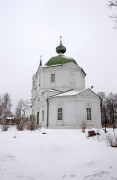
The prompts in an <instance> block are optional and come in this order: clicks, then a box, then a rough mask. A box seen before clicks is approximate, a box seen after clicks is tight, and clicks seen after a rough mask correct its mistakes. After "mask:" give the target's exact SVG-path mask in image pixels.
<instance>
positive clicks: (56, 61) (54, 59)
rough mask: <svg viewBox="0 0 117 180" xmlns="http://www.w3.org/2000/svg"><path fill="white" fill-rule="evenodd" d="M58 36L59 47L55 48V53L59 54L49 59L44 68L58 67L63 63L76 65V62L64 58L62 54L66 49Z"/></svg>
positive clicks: (69, 58)
mask: <svg viewBox="0 0 117 180" xmlns="http://www.w3.org/2000/svg"><path fill="white" fill-rule="evenodd" d="M61 38H62V37H61V36H60V45H59V46H57V47H56V52H57V53H58V54H59V55H58V56H54V57H52V58H50V59H49V61H48V62H47V63H46V64H45V65H46V66H52V65H60V64H65V63H70V62H73V63H75V64H76V65H77V62H76V61H75V60H74V59H73V58H71V57H66V56H64V55H63V54H64V53H65V52H66V47H65V46H63V45H62V40H61Z"/></svg>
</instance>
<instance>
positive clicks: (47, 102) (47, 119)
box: [46, 99, 49, 127]
mask: <svg viewBox="0 0 117 180" xmlns="http://www.w3.org/2000/svg"><path fill="white" fill-rule="evenodd" d="M46 101H47V124H46V127H48V119H49V100H48V99H46Z"/></svg>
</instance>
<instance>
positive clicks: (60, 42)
mask: <svg viewBox="0 0 117 180" xmlns="http://www.w3.org/2000/svg"><path fill="white" fill-rule="evenodd" d="M60 44H62V36H60Z"/></svg>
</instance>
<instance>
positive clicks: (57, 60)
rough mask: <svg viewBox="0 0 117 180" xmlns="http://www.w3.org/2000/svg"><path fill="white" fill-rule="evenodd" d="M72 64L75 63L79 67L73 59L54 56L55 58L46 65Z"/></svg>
mask: <svg viewBox="0 0 117 180" xmlns="http://www.w3.org/2000/svg"><path fill="white" fill-rule="evenodd" d="M70 62H73V63H75V64H76V65H77V62H76V61H75V60H74V59H73V58H71V57H66V56H64V55H61V54H60V55H58V56H54V57H52V58H50V59H49V61H48V62H47V63H46V64H45V65H46V66H52V65H59V64H65V63H70Z"/></svg>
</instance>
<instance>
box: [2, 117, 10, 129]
mask: <svg viewBox="0 0 117 180" xmlns="http://www.w3.org/2000/svg"><path fill="white" fill-rule="evenodd" d="M8 128H9V125H8V124H7V121H6V120H5V119H3V120H2V130H3V131H8Z"/></svg>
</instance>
